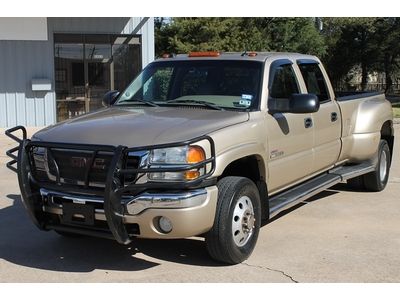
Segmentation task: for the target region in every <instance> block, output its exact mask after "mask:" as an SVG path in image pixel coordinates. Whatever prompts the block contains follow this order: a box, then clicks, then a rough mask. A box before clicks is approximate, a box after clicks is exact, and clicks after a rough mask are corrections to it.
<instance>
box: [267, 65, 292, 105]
mask: <svg viewBox="0 0 400 300" xmlns="http://www.w3.org/2000/svg"><path fill="white" fill-rule="evenodd" d="M272 71H273V72H272V74H271V75H272V78H271V79H270V84H269V96H270V97H271V98H278V99H279V98H280V99H289V98H290V96H291V95H292V94H298V93H299V85H298V84H297V80H296V74H295V73H294V71H293V68H292V65H291V64H285V65H280V66H277V67H275V68H274V69H273V70H272Z"/></svg>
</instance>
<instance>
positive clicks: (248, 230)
mask: <svg viewBox="0 0 400 300" xmlns="http://www.w3.org/2000/svg"><path fill="white" fill-rule="evenodd" d="M217 186H218V202H217V211H216V215H215V221H214V226H213V228H212V229H211V230H210V231H209V232H208V233H207V234H206V245H207V250H208V253H209V254H210V256H211V257H212V258H213V259H215V260H217V261H221V262H224V263H228V264H238V263H241V262H242V261H244V260H245V259H247V258H248V257H249V256H250V254H251V253H252V251H253V250H254V247H255V245H256V242H257V238H258V233H259V230H260V225H261V202H260V195H259V192H258V189H257V187H256V185H255V184H254V183H253V182H252V181H251V180H250V179H247V178H244V177H234V176H229V177H225V178H223V179H221V180H220V181H219V182H218V184H217Z"/></svg>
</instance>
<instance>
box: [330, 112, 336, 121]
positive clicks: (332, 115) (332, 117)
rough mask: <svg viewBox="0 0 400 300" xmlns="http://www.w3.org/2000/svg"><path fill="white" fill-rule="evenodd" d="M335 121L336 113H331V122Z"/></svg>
mask: <svg viewBox="0 0 400 300" xmlns="http://www.w3.org/2000/svg"><path fill="white" fill-rule="evenodd" d="M336 120H337V113H336V112H333V113H331V122H335V121H336Z"/></svg>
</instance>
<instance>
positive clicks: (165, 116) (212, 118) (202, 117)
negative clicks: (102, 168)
mask: <svg viewBox="0 0 400 300" xmlns="http://www.w3.org/2000/svg"><path fill="white" fill-rule="evenodd" d="M248 119H249V114H248V113H247V112H232V111H217V110H209V109H203V108H193V107H190V108H189V107H188V108H183V107H149V108H143V107H141V108H133V107H112V108H106V109H101V110H98V111H95V112H93V113H89V114H86V115H83V116H80V117H77V118H74V119H70V120H67V121H64V122H61V123H58V124H56V125H52V126H50V127H47V128H45V129H43V130H41V131H39V132H37V133H36V134H35V135H34V136H33V137H32V140H39V141H46V142H58V143H77V144H96V145H113V146H118V145H124V146H128V147H139V146H147V145H154V144H164V143H172V142H181V141H185V140H188V139H192V138H195V137H199V136H202V135H205V134H208V133H210V132H213V131H215V130H218V129H221V128H224V127H227V126H231V125H234V124H238V123H242V122H246V121H247V120H248Z"/></svg>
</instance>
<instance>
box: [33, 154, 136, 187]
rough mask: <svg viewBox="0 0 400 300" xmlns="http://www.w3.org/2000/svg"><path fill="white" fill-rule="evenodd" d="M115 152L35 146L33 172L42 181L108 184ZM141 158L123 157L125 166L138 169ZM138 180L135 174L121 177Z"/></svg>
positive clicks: (127, 179) (126, 180)
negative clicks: (108, 175) (108, 173)
mask: <svg viewBox="0 0 400 300" xmlns="http://www.w3.org/2000/svg"><path fill="white" fill-rule="evenodd" d="M113 155H114V153H113V152H106V151H89V150H70V149H60V148H52V149H48V148H42V147H33V149H32V156H31V157H32V166H33V175H34V177H35V179H36V180H37V181H39V182H48V183H54V182H57V180H58V179H59V183H61V184H63V183H64V184H70V185H71V184H72V185H77V186H86V185H87V186H90V187H105V182H106V178H107V172H108V169H109V167H110V163H111V160H112V157H113ZM139 161H140V158H139V157H136V156H128V157H127V158H126V159H125V160H124V164H125V166H124V167H127V168H137V167H138V166H139ZM58 176H59V178H58ZM135 179H136V174H135V175H126V176H125V178H121V180H122V181H125V182H127V183H132V182H134V181H135Z"/></svg>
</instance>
